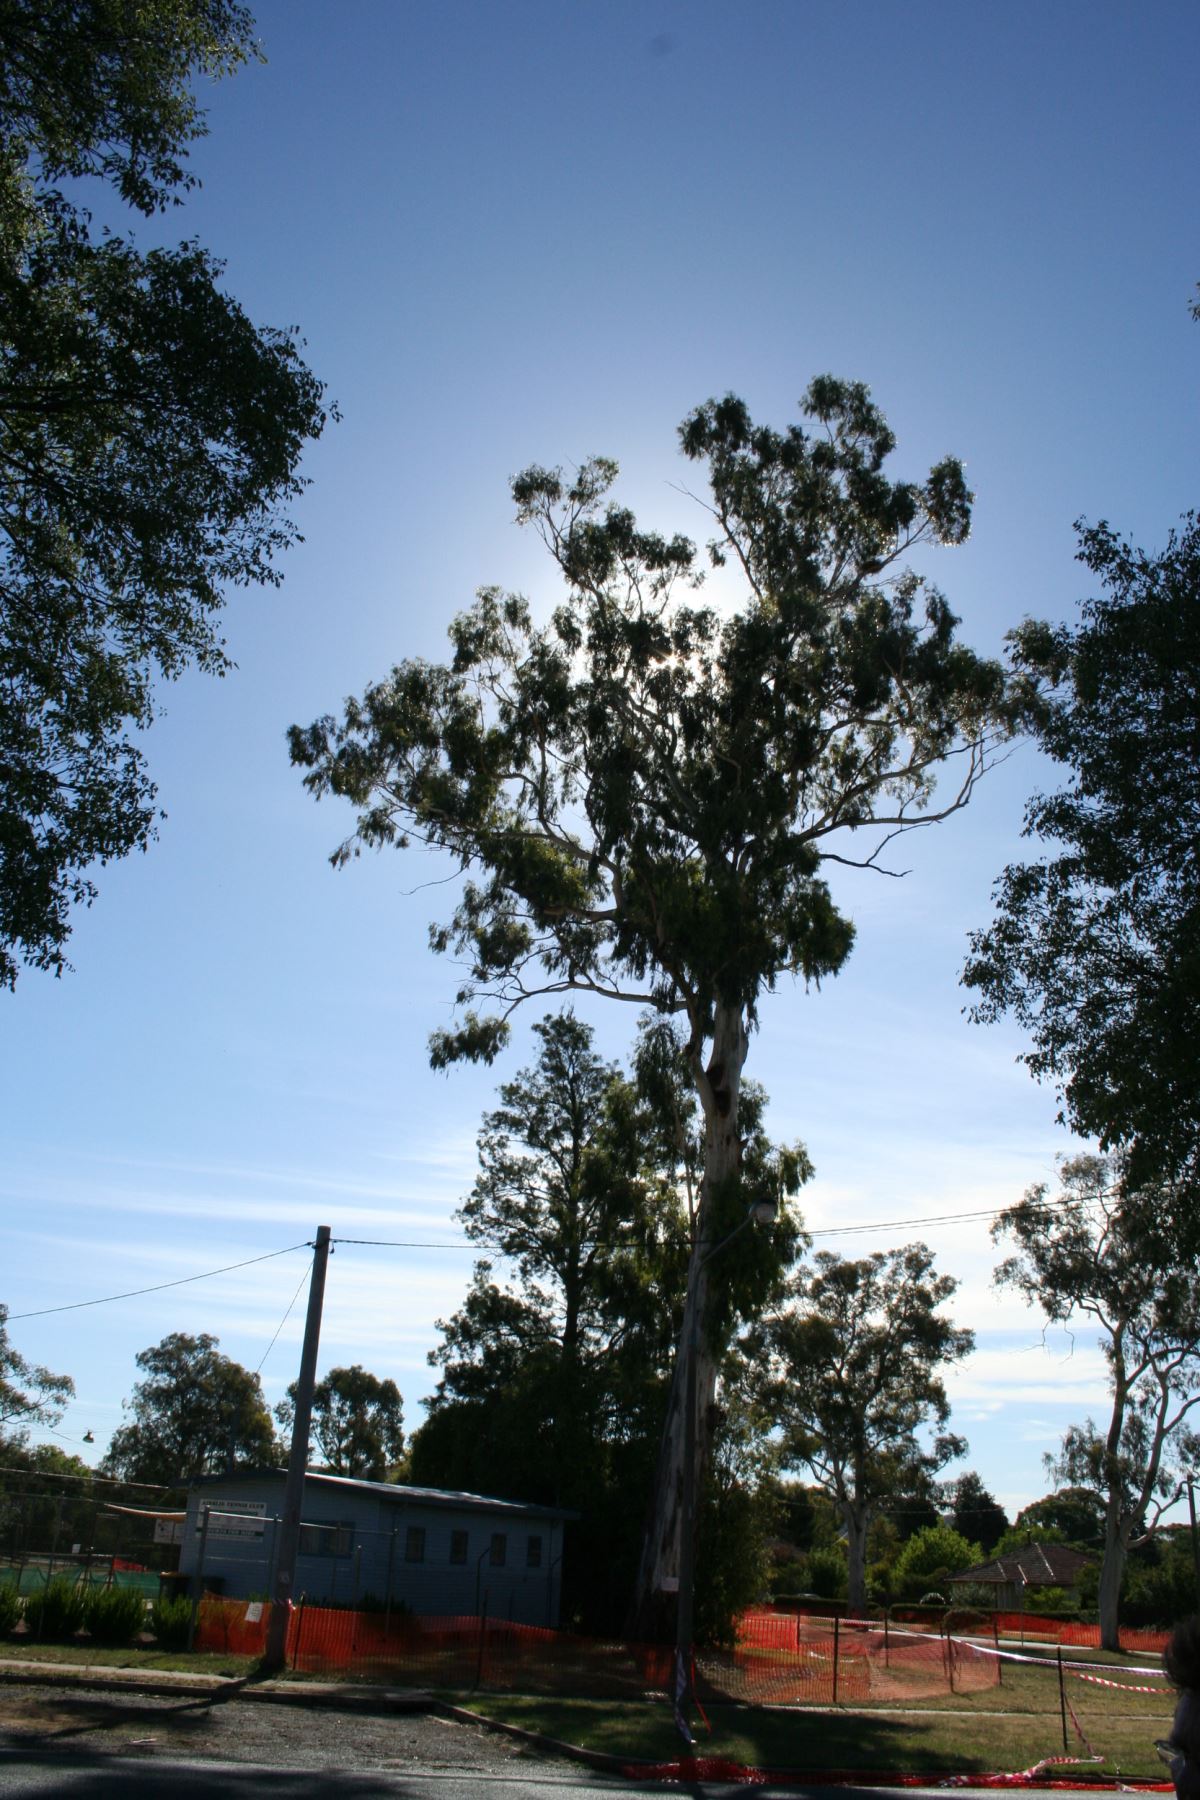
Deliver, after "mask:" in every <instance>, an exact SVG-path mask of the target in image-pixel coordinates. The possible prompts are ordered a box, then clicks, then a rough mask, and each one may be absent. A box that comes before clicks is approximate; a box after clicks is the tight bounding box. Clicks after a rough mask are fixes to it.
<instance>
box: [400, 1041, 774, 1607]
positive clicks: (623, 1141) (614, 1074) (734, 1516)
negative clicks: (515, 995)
mask: <svg viewBox="0 0 1200 1800" xmlns="http://www.w3.org/2000/svg"><path fill="white" fill-rule="evenodd" d="M534 1030H535V1034H536V1036H537V1038H538V1040H539V1044H540V1049H539V1054H538V1057H537V1060H536V1063H535V1064H534V1065H533V1066H532V1067H530V1068H527V1069H523V1070H521V1071H520V1072H519V1073H518V1074H517V1076H516V1077H515V1079H514V1080H513V1081H511V1082H506V1083H504V1084H503V1085H502V1086H501V1088H500V1102H501V1104H500V1105H499V1106H498V1107H497V1108H495V1109H494V1110H493V1111H491V1112H489V1113H487V1114H485V1116H484V1120H483V1125H482V1128H481V1131H480V1135H479V1162H480V1173H479V1176H478V1178H477V1180H476V1182H475V1186H474V1189H473V1191H472V1193H471V1195H470V1196H469V1198H468V1199H467V1200H466V1202H465V1203H464V1205H463V1207H462V1209H461V1211H460V1214H459V1217H460V1218H461V1219H462V1221H463V1225H464V1228H465V1229H466V1231H467V1233H468V1235H469V1236H471V1237H472V1238H474V1239H475V1241H476V1242H477V1243H480V1244H481V1245H487V1246H488V1248H489V1249H492V1250H494V1251H497V1252H500V1253H502V1254H503V1255H504V1256H505V1258H506V1259H508V1260H509V1261H510V1263H511V1265H512V1266H513V1267H514V1268H515V1271H516V1280H515V1282H514V1283H513V1284H512V1286H511V1287H503V1288H502V1287H501V1286H499V1285H498V1283H497V1282H496V1281H495V1280H494V1279H493V1274H492V1265H491V1263H490V1262H489V1261H483V1262H480V1263H479V1264H478V1265H477V1267H476V1270H475V1275H474V1279H473V1282H472V1285H471V1287H470V1288H469V1290H468V1292H467V1296H466V1299H465V1301H464V1303H463V1305H462V1307H461V1308H460V1309H459V1310H458V1311H457V1312H456V1313H455V1314H454V1315H453V1317H452V1318H450V1319H449V1320H447V1321H442V1322H440V1329H441V1331H442V1333H443V1342H442V1344H441V1346H440V1347H439V1348H438V1349H437V1350H436V1351H435V1352H434V1353H433V1354H432V1356H431V1358H430V1360H431V1362H432V1363H433V1364H434V1366H435V1367H437V1368H439V1369H440V1370H441V1378H440V1381H439V1384H438V1390H437V1393H436V1394H435V1395H434V1396H433V1398H432V1400H431V1401H430V1402H429V1409H428V1416H427V1419H426V1422H425V1424H424V1425H423V1426H422V1427H421V1428H420V1430H419V1431H418V1432H417V1433H416V1434H415V1436H414V1438H413V1443H412V1455H411V1459H410V1463H409V1469H408V1475H409V1479H410V1480H412V1481H413V1482H415V1483H418V1484H420V1485H431V1486H451V1487H464V1488H468V1489H476V1490H479V1489H482V1490H483V1491H485V1492H490V1493H500V1494H503V1495H505V1496H507V1497H511V1498H514V1499H522V1500H529V1501H540V1502H549V1503H552V1504H558V1505H563V1506H568V1507H571V1508H574V1509H577V1510H578V1511H579V1512H580V1513H581V1514H582V1517H581V1519H580V1520H579V1522H578V1523H577V1524H576V1525H573V1526H572V1527H570V1528H569V1537H568V1545H567V1553H566V1556H565V1559H564V1581H565V1586H564V1609H565V1611H566V1613H567V1616H569V1617H573V1618H575V1619H576V1620H577V1621H579V1622H581V1623H583V1624H585V1625H587V1627H588V1628H589V1629H597V1630H599V1629H604V1630H614V1629H619V1628H620V1626H621V1625H622V1623H623V1616H624V1612H625V1608H626V1606H627V1603H628V1595H629V1589H630V1587H631V1586H632V1582H633V1576H634V1569H635V1566H636V1558H637V1551H638V1543H639V1538H640V1534H641V1530H642V1509H641V1505H640V1502H638V1501H636V1500H635V1502H634V1503H633V1504H631V1496H635V1497H636V1496H640V1495H642V1494H644V1493H645V1492H646V1490H647V1489H648V1488H649V1486H650V1484H651V1480H652V1476H653V1470H654V1462H655V1455H656V1451H657V1446H658V1440H659V1437H660V1434H661V1431H662V1423H663V1416H664V1411H665V1407H666V1402H667V1383H668V1377H669V1371H670V1360H671V1347H672V1343H673V1341H674V1339H675V1337H676V1335H677V1333H678V1330H679V1323H680V1317H681V1312H682V1302H683V1294H684V1286H685V1281H686V1265H687V1245H688V1238H689V1235H690V1232H691V1229H692V1222H691V1220H690V1219H689V1216H688V1205H687V1198H686V1196H687V1195H688V1194H689V1192H690V1193H692V1194H694V1193H695V1191H696V1189H697V1187H698V1185H699V1179H700V1176H699V1164H700V1160H701V1156H702V1146H701V1144H700V1140H699V1133H698V1130H697V1124H696V1117H695V1113H696V1105H695V1097H694V1094H692V1093H691V1091H690V1090H689V1088H688V1086H687V1084H686V1079H685V1071H684V1070H683V1067H682V1063H681V1059H680V1056H679V1049H678V1044H677V1042H676V1041H675V1039H674V1038H673V1036H672V1034H671V1033H670V1032H669V1030H664V1029H663V1027H661V1026H653V1025H651V1026H648V1027H646V1028H644V1029H643V1031H642V1034H641V1036H640V1038H639V1043H638V1048H637V1052H636V1054H635V1057H634V1067H633V1071H632V1073H631V1075H629V1076H626V1075H624V1074H623V1073H622V1072H621V1070H620V1069H619V1068H618V1067H617V1066H616V1065H615V1064H611V1063H608V1062H605V1061H604V1060H603V1059H601V1058H600V1057H598V1056H597V1055H596V1053H595V1050H594V1048H593V1041H592V1032H591V1030H590V1028H589V1027H588V1026H586V1025H585V1024H583V1023H582V1022H581V1021H580V1020H578V1019H576V1018H575V1017H574V1016H573V1015H572V1014H570V1013H567V1014H563V1015H559V1016H557V1017H552V1018H548V1019H545V1020H543V1021H542V1022H541V1023H540V1024H538V1025H537V1026H535V1028H534ZM743 1098H744V1107H743V1118H742V1123H743V1126H744V1128H745V1131H746V1143H745V1149H744V1160H745V1167H746V1168H747V1170H748V1171H750V1172H751V1178H752V1179H753V1180H754V1182H755V1183H757V1184H759V1186H760V1191H761V1190H762V1189H766V1190H768V1191H772V1192H775V1193H777V1194H778V1195H779V1197H780V1199H781V1201H782V1202H783V1203H784V1209H783V1212H782V1214H781V1217H780V1220H779V1221H778V1223H777V1225H776V1226H775V1227H774V1228H773V1229H772V1230H770V1231H766V1232H764V1233H762V1235H761V1239H760V1240H759V1241H758V1242H757V1243H755V1244H754V1245H753V1246H752V1247H751V1254H749V1255H747V1256H746V1257H744V1258H742V1259H740V1260H739V1259H737V1258H735V1257H734V1256H733V1255H732V1253H731V1255H730V1270H731V1283H730V1287H731V1296H730V1300H729V1304H730V1305H731V1306H733V1307H735V1308H741V1307H745V1308H747V1309H748V1310H752V1309H754V1308H756V1307H757V1306H758V1305H760V1304H761V1303H762V1299H763V1297H764V1296H769V1295H770V1294H771V1293H777V1292H778V1291H780V1285H781V1281H782V1275H783V1271H784V1269H785V1267H786V1265H787V1262H788V1261H789V1260H790V1258H791V1257H792V1255H793V1254H794V1251H795V1247H796V1245H797V1243H798V1242H799V1241H800V1231H799V1222H798V1220H797V1218H796V1217H795V1215H794V1214H791V1213H790V1212H789V1210H788V1209H787V1206H786V1201H787V1198H788V1192H789V1189H790V1186H791V1184H792V1181H793V1179H794V1178H795V1171H796V1170H797V1169H798V1168H799V1166H800V1157H799V1155H798V1154H797V1153H794V1152H793V1153H788V1152H778V1151H775V1150H774V1149H773V1148H772V1146H771V1145H770V1144H769V1142H768V1140H767V1138H766V1134H765V1132H764V1130H763V1127H762V1122H761V1119H762V1109H763V1105H764V1097H763V1096H762V1094H761V1092H760V1091H759V1090H757V1089H756V1088H754V1087H750V1088H749V1090H748V1092H747V1093H746V1094H745V1095H744V1097H743ZM789 1158H790V1160H789ZM751 1235H752V1234H751V1233H749V1232H747V1233H745V1234H744V1236H745V1237H746V1238H749V1237H751ZM740 1243H741V1240H739V1243H738V1244H737V1245H735V1246H731V1252H732V1251H733V1250H735V1249H739V1248H740ZM736 1381H737V1371H736V1369H732V1368H731V1371H730V1380H729V1383H728V1384H727V1389H726V1392H725V1393H724V1394H723V1396H722V1398H723V1402H724V1413H725V1417H724V1420H723V1423H722V1425H721V1428H720V1430H719V1431H718V1435H717V1448H716V1452H715V1458H714V1463H713V1468H712V1471H711V1474H710V1479H709V1482H708V1484H707V1487H706V1495H707V1498H706V1500H705V1504H704V1507H703V1519H702V1522H701V1529H700V1532H699V1542H700V1558H701V1564H702V1568H704V1569H706V1570H707V1572H706V1573H705V1574H704V1575H703V1577H702V1580H701V1582H700V1583H698V1586H697V1594H698V1596H699V1595H700V1594H701V1593H702V1592H703V1594H704V1596H705V1599H704V1602H703V1609H702V1611H701V1613H700V1615H699V1623H700V1626H701V1627H702V1628H703V1629H704V1631H705V1632H706V1633H707V1634H708V1635H709V1636H711V1637H712V1638H714V1640H715V1639H716V1638H720V1637H722V1636H723V1635H727V1633H728V1628H729V1619H730V1617H731V1611H730V1609H731V1608H733V1609H735V1610H740V1607H741V1605H742V1604H745V1603H748V1601H749V1600H751V1599H753V1598H756V1597H757V1595H758V1594H759V1593H760V1592H761V1591H762V1590H763V1588H764V1586H765V1582H766V1566H765V1565H766V1534H767V1529H768V1524H769V1520H770V1517H771V1515H772V1513H773V1502H772V1501H771V1499H770V1497H769V1496H768V1495H766V1494H763V1495H760V1492H759V1489H760V1485H761V1483H762V1480H763V1476H764V1473H765V1471H764V1470H763V1468H762V1467H761V1466H760V1462H759V1460H758V1458H757V1443H758V1439H759V1437H760V1436H761V1431H760V1428H759V1426H758V1424H757V1422H755V1421H753V1420H752V1419H750V1418H749V1417H748V1414H747V1410H746V1403H745V1400H744V1397H743V1396H741V1395H740V1394H739V1393H738V1392H736V1391H735V1389H736ZM706 1546H707V1548H706ZM706 1557H707V1558H709V1559H710V1560H709V1561H708V1562H707V1563H706V1562H705V1558H706ZM712 1559H715V1560H712Z"/></svg>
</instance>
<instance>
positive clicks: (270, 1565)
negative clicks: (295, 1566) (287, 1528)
mask: <svg viewBox="0 0 1200 1800" xmlns="http://www.w3.org/2000/svg"><path fill="white" fill-rule="evenodd" d="M281 1523H282V1521H281V1519H280V1517H279V1514H278V1513H272V1514H271V1547H270V1549H269V1550H268V1552H267V1599H268V1601H269V1600H270V1597H271V1595H272V1594H273V1593H274V1592H275V1558H276V1557H277V1556H278V1554H279V1527H280V1525H281Z"/></svg>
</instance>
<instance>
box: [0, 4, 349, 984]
mask: <svg viewBox="0 0 1200 1800" xmlns="http://www.w3.org/2000/svg"><path fill="white" fill-rule="evenodd" d="M253 54H254V39H253V22H252V20H251V18H250V16H249V14H248V13H247V12H246V11H245V10H244V8H242V7H240V6H237V5H232V4H229V0H5V4H4V5H3V6H0V986H9V987H11V986H12V985H13V983H14V982H15V980H16V977H17V973H18V969H19V966H20V964H21V963H22V962H24V963H26V964H28V965H31V966H34V967H37V968H42V969H50V970H53V971H54V972H55V973H56V974H61V972H62V971H63V969H64V968H66V967H67V966H68V965H67V961H66V950H65V946H66V942H67V938H68V936H69V934H70V912H71V908H72V906H73V905H75V904H77V903H79V902H83V903H85V904H86V903H88V902H90V901H91V899H92V898H93V897H94V895H95V892H96V886H95V882H94V880H93V877H92V874H91V873H90V872H89V871H91V870H92V869H93V868H94V866H95V865H96V864H97V863H104V862H107V861H109V860H110V859H111V858H113V857H119V856H124V855H126V854H128V852H129V851H131V850H134V849H145V848H146V846H147V844H148V842H149V840H150V839H151V838H152V837H153V835H154V822H155V818H156V810H155V789H154V786H153V783H152V782H151V781H150V778H149V776H148V774H147V772H146V762H145V757H144V755H143V752H142V749H141V747H140V745H139V743H138V741H137V737H138V734H139V733H140V731H142V730H143V729H144V728H145V727H146V726H148V725H149V724H150V723H151V722H152V720H153V718H154V716H155V710H156V708H155V697H154V683H155V681H156V679H157V678H158V677H162V676H165V677H173V676H176V675H178V674H180V673H181V672H182V671H183V670H184V669H185V668H187V667H188V666H190V665H193V664H194V665H196V666H197V667H199V668H201V669H203V670H205V671H207V672H208V673H212V674H223V673H224V672H225V671H226V669H228V668H229V667H230V666H231V665H230V663H229V658H228V656H227V654H226V652H225V649H224V647H223V644H222V641H221V637H220V634H219V632H218V629H217V623H216V619H217V614H218V613H219V612H220V610H221V608H222V606H223V605H224V600H225V593H226V590H227V589H228V588H230V587H239V586H246V585H248V584H251V583H261V582H276V581H278V580H279V575H278V571H277V569H276V567H275V560H276V558H277V557H278V555H279V553H280V552H281V551H282V550H284V549H285V548H286V547H287V546H288V545H289V544H290V543H292V542H293V541H294V540H295V537H296V531H295V528H294V526H293V525H292V524H291V522H290V520H289V519H288V518H287V516H286V513H285V510H284V509H285V508H286V507H287V505H288V504H289V503H290V502H291V501H293V500H294V499H295V498H296V496H297V495H298V494H299V493H300V491H301V489H302V488H303V486H304V482H303V481H302V479H301V477H300V476H299V474H298V473H297V470H298V465H299V461H300V456H301V453H302V451H303V449H304V446H305V444H306V443H307V442H308V441H309V440H310V439H312V438H315V437H317V436H318V435H319V434H320V432H321V429H322V427H323V425H324V422H325V417H326V415H325V412H324V410H323V406H322V392H323V390H322V386H321V383H320V382H319V381H317V380H316V378H315V377H314V376H313V375H312V374H311V372H310V371H309V369H308V368H307V367H306V366H305V363H304V361H303V359H302V357H301V355H300V350H299V346H298V342H297V339H296V336H295V333H294V332H293V331H291V330H276V329H272V328H260V327H257V326H255V325H253V324H252V323H251V321H250V320H249V319H248V318H247V316H246V314H245V313H244V312H243V311H242V309H241V307H240V306H239V305H238V304H237V302H236V301H235V300H234V299H232V298H231V297H230V296H229V295H228V294H226V293H225V292H224V291H223V290H222V288H221V285H220V278H221V272H222V271H221V265H220V263H219V262H217V261H216V260H215V259H214V258H213V257H211V256H210V255H209V254H208V252H207V251H206V250H204V249H202V248H201V247H200V245H198V244H196V243H195V242H188V243H183V244H180V245H179V246H178V248H176V249H169V248H159V249H154V250H150V251H142V250H139V249H138V248H137V246H136V244H135V243H134V241H133V239H132V238H131V237H125V236H121V235H118V234H116V233H105V232H101V231H100V230H99V229H97V228H96V227H94V226H93V223H92V220H91V215H90V213H89V212H88V211H87V210H86V207H85V205H84V204H83V200H82V198H81V194H86V184H87V183H88V182H101V183H104V184H106V185H107V186H108V187H109V188H111V189H112V190H114V191H115V192H116V194H117V195H118V196H119V198H120V200H121V201H122V202H123V203H124V204H126V205H127V206H129V207H131V208H132V209H133V210H134V212H135V213H140V214H143V215H150V214H153V213H155V212H158V211H161V210H163V209H165V208H166V207H168V206H170V205H174V204H178V203H179V201H180V199H181V197H182V195H183V194H184V193H185V192H186V190H187V188H188V187H189V186H191V185H192V183H193V178H192V177H191V176H189V174H188V172H187V167H186V159H187V147H188V145H189V143H191V142H192V141H193V140H194V139H195V138H197V137H199V136H201V135H202V134H203V132H204V130H205V126H204V121H203V116H202V114H201V111H200V109H199V106H198V103H197V100H196V97H195V79H196V77H197V76H200V75H208V76H217V75H221V74H225V73H227V72H229V71H230V70H232V69H234V68H236V67H237V66H238V65H239V64H240V63H241V62H243V61H245V60H246V59H247V58H248V57H250V56H252V55H253ZM64 183H69V184H70V186H69V188H67V187H64V185H63V184H64Z"/></svg>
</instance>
